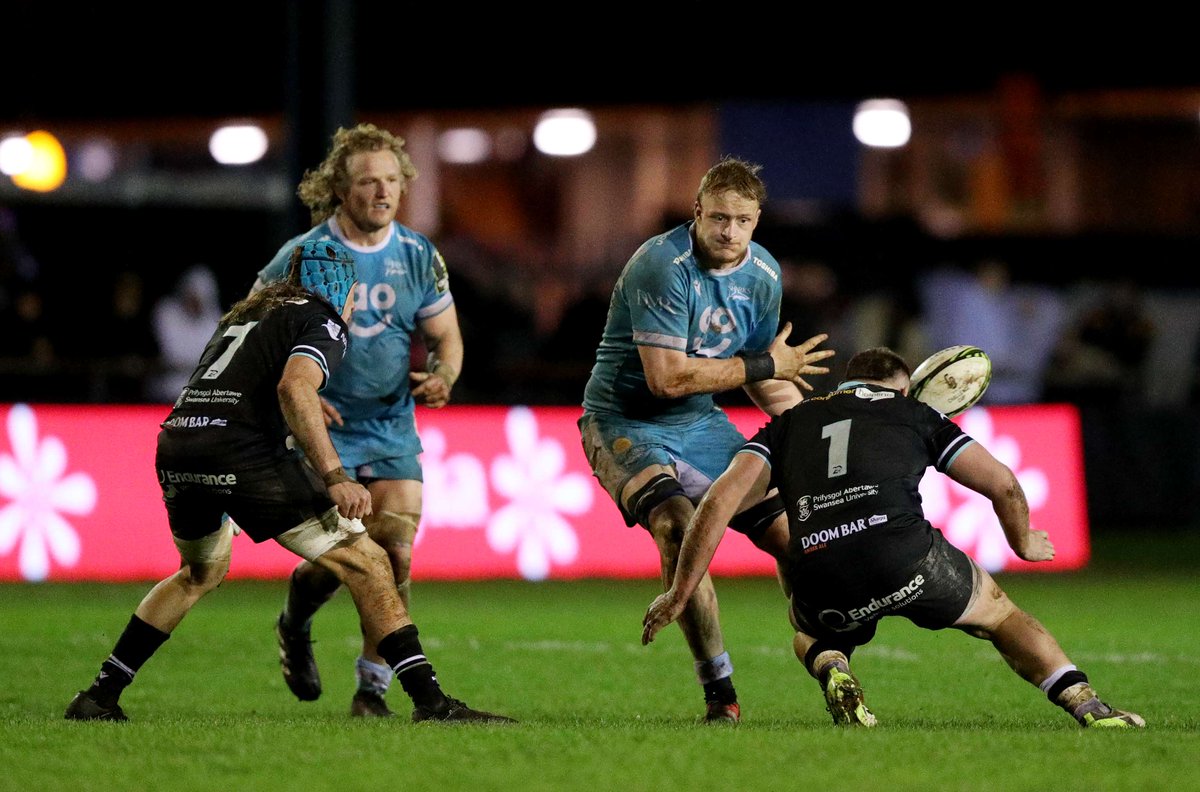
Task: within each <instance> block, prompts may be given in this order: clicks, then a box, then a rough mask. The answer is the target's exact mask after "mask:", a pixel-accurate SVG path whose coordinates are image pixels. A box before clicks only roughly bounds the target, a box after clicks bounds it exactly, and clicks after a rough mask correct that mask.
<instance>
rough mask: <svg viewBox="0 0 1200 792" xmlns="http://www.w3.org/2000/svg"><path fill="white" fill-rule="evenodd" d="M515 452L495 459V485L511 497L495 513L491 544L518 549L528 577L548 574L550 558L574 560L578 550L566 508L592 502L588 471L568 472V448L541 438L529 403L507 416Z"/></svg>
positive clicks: (580, 509) (580, 508)
mask: <svg viewBox="0 0 1200 792" xmlns="http://www.w3.org/2000/svg"><path fill="white" fill-rule="evenodd" d="M504 430H505V434H506V435H507V436H508V447H509V449H510V451H511V454H503V455H501V456H498V457H496V459H495V460H494V461H493V462H492V486H493V487H494V488H495V490H496V492H498V493H499V494H501V495H503V496H505V497H507V498H508V499H509V503H508V504H507V505H505V506H503V507H501V508H500V509H498V510H497V511H496V512H495V514H493V515H492V518H491V520H490V521H489V522H488V526H487V538H488V544H489V545H490V546H491V548H492V549H493V550H495V551H496V552H499V553H508V552H512V551H513V550H514V549H515V550H516V551H517V570H518V571H519V572H520V573H521V576H522V577H524V578H525V579H526V580H543V579H545V578H546V577H547V576H548V575H549V574H550V565H551V563H557V564H569V563H571V562H572V561H574V560H575V558H576V556H577V555H578V554H579V539H578V537H576V535H575V529H574V528H573V527H572V526H571V524H570V523H569V522H567V521H566V520H565V519H563V517H562V514H583V513H584V512H586V511H587V510H588V509H590V508H591V507H592V487H591V481H590V479H589V478H588V477H587V476H584V475H582V474H580V473H564V472H563V471H564V469H565V468H566V453H565V452H564V451H563V447H562V444H561V443H559V442H558V441H557V440H554V439H552V438H544V437H543V438H539V437H538V425H537V417H536V416H535V415H534V414H533V411H532V410H530V409H529V408H527V407H516V408H514V409H512V410H510V411H509V413H508V417H507V418H506V419H505V421H504Z"/></svg>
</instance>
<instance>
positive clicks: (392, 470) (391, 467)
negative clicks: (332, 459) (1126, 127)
mask: <svg viewBox="0 0 1200 792" xmlns="http://www.w3.org/2000/svg"><path fill="white" fill-rule="evenodd" d="M329 439H330V440H332V441H333V447H334V448H336V449H337V452H338V456H339V457H340V458H341V460H342V467H344V468H345V469H346V472H347V473H349V474H350V475H352V476H354V477H355V478H356V479H357V480H358V481H360V482H363V483H366V482H368V481H373V480H376V479H388V480H402V481H423V480H424V479H423V478H422V476H421V463H420V462H419V461H418V460H417V456H418V455H419V454H420V453H421V452H422V451H423V450H424V449H422V447H421V438H420V437H419V436H418V435H417V428H416V425H415V424H414V423H413V419H412V416H404V417H400V418H369V419H358V420H353V421H350V420H348V421H346V424H345V426H336V425H334V426H330V427H329Z"/></svg>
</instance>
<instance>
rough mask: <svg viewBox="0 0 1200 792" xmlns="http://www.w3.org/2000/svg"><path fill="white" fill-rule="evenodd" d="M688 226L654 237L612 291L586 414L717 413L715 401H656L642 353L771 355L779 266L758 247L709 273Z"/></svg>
mask: <svg viewBox="0 0 1200 792" xmlns="http://www.w3.org/2000/svg"><path fill="white" fill-rule="evenodd" d="M691 228H692V224H691V223H686V224H684V225H681V226H679V227H678V228H676V229H674V230H672V231H669V232H667V233H665V234H661V235H659V236H656V237H652V238H651V239H649V240H647V241H646V242H645V243H643V244H642V246H641V247H640V248H638V250H637V252H636V253H634V254H633V257H632V258H631V259H630V260H629V262H628V263H627V264H626V265H625V269H624V270H623V271H622V272H621V277H620V279H619V280H618V281H617V285H616V288H615V289H614V290H613V295H612V300H611V302H610V304H609V308H608V322H607V324H606V325H605V328H604V335H603V336H602V338H601V340H600V347H599V350H598V351H597V353H596V365H595V366H593V367H592V374H591V377H590V378H589V379H588V383H587V387H586V388H585V390H584V397H583V407H584V410H586V411H588V412H594V413H600V414H608V415H618V416H622V417H625V418H634V419H638V420H649V421H655V422H661V423H666V424H684V423H688V422H689V421H692V420H694V419H695V418H697V417H698V416H700V415H702V414H704V413H707V412H710V411H711V410H713V409H716V406H715V404H714V403H713V397H712V394H707V393H704V394H693V395H691V396H684V397H681V398H677V399H662V398H658V397H656V396H654V395H653V394H652V393H651V392H650V388H649V386H647V384H646V374H645V371H644V370H643V368H642V361H641V357H640V356H639V355H638V350H637V348H638V346H643V345H645V346H657V347H663V348H666V349H678V350H680V351H681V352H686V353H687V355H688V357H709V358H729V357H733V356H734V355H737V354H760V353H763V352H765V351H766V349H767V347H769V346H770V345H771V341H772V340H773V339H774V338H775V335H776V333H778V332H779V303H780V299H781V296H782V286H781V282H780V272H779V264H778V262H776V261H775V259H774V257H772V256H771V254H770V253H768V252H767V251H766V249H765V248H763V246H762V245H759V244H758V243H756V242H751V243H750V248H749V250H748V252H747V257H746V260H745V261H743V262H742V263H741V264H739V265H738V266H736V267H732V268H729V269H724V270H715V271H710V270H706V269H704V268H703V267H701V266H699V264H697V262H696V257H695V255H694V254H693V252H692V236H691Z"/></svg>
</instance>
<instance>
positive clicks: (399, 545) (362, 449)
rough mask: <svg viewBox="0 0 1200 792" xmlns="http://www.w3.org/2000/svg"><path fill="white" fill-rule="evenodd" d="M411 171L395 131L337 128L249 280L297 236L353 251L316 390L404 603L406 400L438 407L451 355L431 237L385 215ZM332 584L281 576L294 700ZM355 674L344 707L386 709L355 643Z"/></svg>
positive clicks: (272, 266)
mask: <svg viewBox="0 0 1200 792" xmlns="http://www.w3.org/2000/svg"><path fill="white" fill-rule="evenodd" d="M416 175H417V171H416V168H414V167H413V164H412V160H411V159H410V158H409V155H408V153H407V152H406V151H405V150H404V141H403V140H402V139H401V138H398V137H396V136H394V135H393V134H391V133H390V132H388V131H387V130H384V129H380V128H378V127H376V126H375V125H373V124H359V125H357V126H355V127H353V128H351V129H339V130H338V131H337V132H336V133H335V134H334V136H333V141H332V145H331V147H330V150H329V152H328V154H327V156H326V157H325V160H324V161H323V162H322V163H321V164H320V165H319V166H318V167H316V168H315V169H313V170H311V171H309V172H307V173H306V174H305V175H304V178H303V179H302V181H301V183H300V186H299V189H298V190H297V193H298V194H299V196H300V198H301V200H302V201H304V204H305V205H306V206H307V207H308V208H309V210H310V212H311V214H312V221H313V223H315V225H314V227H313V228H311V229H310V230H309V231H307V232H305V233H304V234H301V235H299V236H297V237H295V238H294V239H291V240H288V242H287V243H285V244H284V245H283V247H281V248H280V250H279V253H278V254H276V256H275V258H274V259H273V260H272V261H271V262H270V263H269V264H267V266H265V267H263V269H262V270H261V271H260V272H259V278H258V282H257V283H255V285H254V288H255V289H259V288H262V286H263V285H264V284H266V283H269V282H271V281H274V280H277V279H279V278H281V277H283V274H284V271H285V267H286V264H287V256H288V251H289V250H291V249H292V248H293V247H295V246H296V245H297V244H299V243H302V242H304V241H306V240H310V239H333V240H337V241H338V242H340V243H341V244H343V245H345V246H346V247H348V248H349V249H350V250H351V251H353V253H354V259H355V262H356V263H357V266H358V287H357V289H356V290H355V293H354V307H355V310H354V318H353V319H352V321H351V323H350V350H349V352H348V353H347V354H346V361H345V364H344V365H343V366H342V371H341V373H339V375H338V377H337V379H335V380H334V381H333V382H331V383H330V384H329V386H328V387H327V388H326V389H325V390H324V391H323V392H322V397H323V398H322V408H323V409H324V412H325V419H326V422H327V423H328V425H329V435H330V437H331V438H332V439H333V444H334V446H335V447H336V448H337V451H338V455H339V456H340V457H341V459H342V466H343V467H344V468H345V469H346V471H347V472H348V473H349V474H350V475H351V476H352V477H353V478H354V479H355V480H356V481H358V482H360V483H362V484H363V485H365V486H366V488H367V490H368V491H369V492H370V493H371V502H372V513H371V515H370V516H369V517H368V518H367V519H366V520H365V522H366V525H367V530H368V531H369V533H370V535H371V538H372V539H374V540H375V541H376V542H378V543H379V544H380V545H381V546H382V547H383V548H384V549H385V550H386V551H387V554H388V557H389V559H390V560H391V563H392V571H393V574H394V577H395V580H396V587H397V588H398V590H399V592H400V598H401V599H402V600H403V601H404V603H405V605H406V606H407V605H408V600H409V586H410V570H411V566H412V549H413V542H414V541H415V538H416V535H417V525H418V523H419V521H420V519H421V494H422V475H421V466H420V463H419V461H418V459H417V456H418V455H419V454H420V453H421V450H422V448H421V442H420V438H419V437H418V436H417V429H416V424H415V422H414V419H413V408H414V405H416V404H423V405H425V406H427V407H434V408H437V407H442V406H443V405H445V404H446V403H447V402H448V401H449V400H450V394H451V391H452V389H453V388H454V383H455V380H457V379H458V375H459V372H460V371H461V370H462V361H463V341H462V334H461V332H460V330H459V325H458V314H457V312H456V310H455V307H454V298H453V296H452V295H451V293H450V283H449V277H448V275H447V272H446V264H445V262H444V261H443V260H442V256H441V254H440V253H439V252H438V250H437V248H436V247H435V246H434V244H433V242H431V241H430V240H429V239H428V238H427V237H425V236H424V235H422V234H419V233H417V232H416V231H414V230H412V229H411V228H407V227H405V226H404V225H401V224H400V223H398V222H397V221H396V212H397V210H398V209H399V206H400V198H401V196H402V195H403V194H404V192H405V190H406V188H407V185H408V183H409V182H410V181H411V180H412V179H414V178H416ZM414 333H419V334H420V337H421V339H422V340H423V342H424V343H425V345H426V348H427V349H428V351H429V358H428V360H429V365H427V366H426V371H412V372H410V371H409V355H410V352H411V341H412V336H413V334H414ZM339 585H340V584H339V581H338V579H337V578H336V577H335V576H333V575H331V574H329V572H328V571H327V570H324V569H321V568H320V567H317V566H315V565H313V564H309V563H301V564H299V565H298V566H297V567H296V569H295V570H294V571H293V572H292V577H291V582H290V585H289V589H288V597H287V602H286V605H285V607H284V609H283V612H282V613H281V614H280V616H279V620H278V622H277V625H276V632H277V636H278V639H279V647H280V660H281V665H282V668H283V676H284V680H285V681H286V682H287V684H288V687H289V688H290V689H291V691H292V692H293V693H294V694H295V695H296V697H297V698H299V699H300V700H302V701H312V700H315V699H316V698H318V697H319V696H320V695H321V678H320V675H319V673H318V670H317V665H316V661H315V659H314V658H313V654H312V648H311V639H310V634H311V633H310V627H311V622H312V618H313V615H314V614H315V613H316V612H317V610H318V609H319V608H320V607H321V606H322V605H323V604H324V603H325V602H327V601H328V600H329V599H330V597H332V596H333V594H334V593H335V592H336V591H337V588H338V586H339ZM355 673H356V676H357V680H358V689H357V691H356V692H355V695H354V698H353V700H352V702H351V707H350V712H351V714H352V715H355V716H368V717H369V716H389V715H391V714H392V713H391V711H390V710H389V709H388V707H387V703H386V701H385V698H384V696H385V694H386V693H387V690H388V686H389V684H390V681H391V673H390V669H389V668H388V667H387V665H386V664H385V663H384V662H383V658H381V657H380V656H379V655H377V654H376V653H375V652H374V651H373V650H372V648H371V647H370V646H369V645H367V644H365V643H364V645H363V652H362V656H360V657H359V658H358V661H357V663H356V668H355Z"/></svg>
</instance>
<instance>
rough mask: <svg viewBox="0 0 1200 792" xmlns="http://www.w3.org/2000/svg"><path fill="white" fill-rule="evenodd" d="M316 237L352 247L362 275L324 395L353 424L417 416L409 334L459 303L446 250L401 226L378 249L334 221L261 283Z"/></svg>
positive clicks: (284, 252) (278, 257) (284, 254)
mask: <svg viewBox="0 0 1200 792" xmlns="http://www.w3.org/2000/svg"><path fill="white" fill-rule="evenodd" d="M314 238H316V239H320V238H332V239H336V240H337V241H338V242H341V243H342V244H343V245H345V246H346V247H348V248H349V249H350V250H351V251H352V252H353V253H354V263H355V266H356V268H357V271H358V286H357V287H356V288H355V291H354V316H353V317H352V318H351V320H350V350H349V352H348V353H347V355H346V359H345V362H344V363H343V364H342V367H341V370H340V372H339V375H338V376H337V377H335V378H334V379H333V380H332V381H331V382H330V383H329V385H328V386H327V387H326V388H325V390H323V391H322V392H321V395H322V396H324V397H325V398H326V399H328V400H329V402H330V403H331V404H333V406H334V407H336V408H337V410H338V412H340V413H341V414H342V417H343V418H344V419H345V420H346V421H347V422H348V423H349V422H353V421H357V420H362V419H371V418H398V417H402V416H405V415H412V413H413V405H414V402H413V398H412V391H411V389H410V387H409V379H408V373H409V355H410V352H411V336H412V334H413V332H414V331H415V330H416V329H417V322H418V321H420V320H421V319H426V318H429V317H431V316H436V315H438V314H439V313H441V312H442V311H444V310H446V309H447V308H449V307H450V305H452V304H453V302H454V297H453V296H452V295H451V293H450V281H449V276H448V275H447V272H446V263H445V261H444V260H443V259H442V255H441V253H439V252H438V250H437V248H436V247H435V246H434V245H433V243H432V242H431V241H430V240H429V238H428V237H426V236H424V235H423V234H419V233H417V232H416V231H413V230H412V229H410V228H407V227H405V226H403V225H401V224H400V223H397V222H393V223H392V226H391V229H390V232H389V234H388V237H387V239H385V240H384V241H383V242H381V243H379V244H378V245H375V246H372V247H362V246H359V245H355V244H354V243H352V242H350V241H348V240H347V239H346V237H345V235H344V234H343V233H342V230H341V228H339V227H338V224H337V219H336V217H331V218H330V219H329V220H326V221H325V222H324V223H321V224H320V225H318V226H316V227H315V228H313V229H311V230H310V231H308V232H306V233H304V234H301V235H299V236H297V237H295V238H293V239H291V240H289V241H288V242H287V243H286V244H284V245H283V247H281V248H280V249H279V252H278V253H276V254H275V257H274V258H273V259H272V260H271V262H270V263H269V264H267V266H265V267H263V268H262V270H260V271H259V273H258V276H259V279H260V280H261V281H263V282H264V283H268V282H270V281H273V280H278V279H280V278H282V277H283V276H284V275H285V274H286V272H287V266H288V260H289V259H290V258H291V253H292V250H293V249H294V248H295V247H296V245H298V244H300V243H302V242H304V241H305V240H307V239H314Z"/></svg>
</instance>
